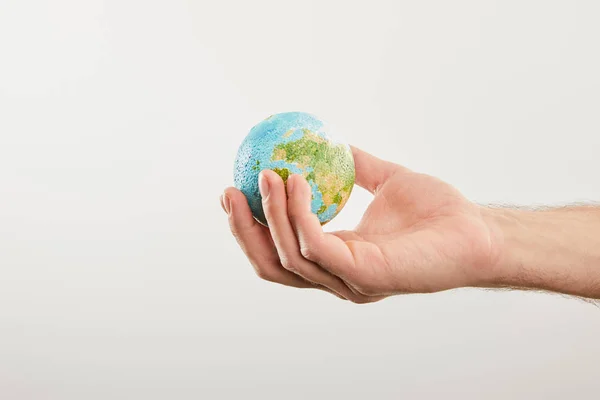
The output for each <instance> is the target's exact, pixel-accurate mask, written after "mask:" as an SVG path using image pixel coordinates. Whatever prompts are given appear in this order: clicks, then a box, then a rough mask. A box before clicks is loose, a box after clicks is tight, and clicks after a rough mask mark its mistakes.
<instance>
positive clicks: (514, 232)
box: [483, 206, 600, 298]
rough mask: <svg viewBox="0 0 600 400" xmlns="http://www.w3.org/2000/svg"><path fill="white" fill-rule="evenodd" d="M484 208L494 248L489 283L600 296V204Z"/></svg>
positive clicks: (594, 296) (592, 296) (497, 285)
mask: <svg viewBox="0 0 600 400" xmlns="http://www.w3.org/2000/svg"><path fill="white" fill-rule="evenodd" d="M483 213H484V218H485V219H486V221H487V222H488V224H489V226H490V228H491V230H492V232H493V234H492V241H493V245H494V246H496V248H497V249H498V251H497V254H498V255H497V258H496V260H494V262H493V265H492V266H491V269H490V275H489V277H490V281H489V282H486V283H487V284H488V286H496V287H517V288H531V289H542V290H550V291H554V292H560V293H566V294H572V295H578V296H584V297H590V298H600V207H593V206H578V207H568V208H557V209H549V210H541V211H527V210H509V209H490V208H486V209H484V211H483Z"/></svg>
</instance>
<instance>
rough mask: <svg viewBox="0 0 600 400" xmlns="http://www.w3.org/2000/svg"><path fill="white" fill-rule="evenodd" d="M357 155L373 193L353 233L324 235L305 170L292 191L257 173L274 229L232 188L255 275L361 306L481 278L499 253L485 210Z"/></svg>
mask: <svg viewBox="0 0 600 400" xmlns="http://www.w3.org/2000/svg"><path fill="white" fill-rule="evenodd" d="M353 153H354V160H355V164H356V183H357V184H358V185H359V186H362V187H363V188H365V189H367V190H368V191H370V192H371V193H373V194H374V198H373V201H372V203H371V204H370V206H369V207H368V209H367V210H366V212H365V214H364V216H363V218H362V220H361V222H360V223H359V225H358V226H357V227H356V228H355V229H354V230H352V231H338V232H332V233H325V232H324V231H323V229H322V227H321V224H320V223H319V220H318V218H317V216H316V215H315V214H313V213H312V212H311V210H310V200H311V190H310V186H309V185H308V183H307V182H306V180H305V179H304V178H303V177H302V176H300V175H292V176H290V177H289V178H288V180H287V195H286V185H284V183H283V181H282V179H281V178H280V177H279V175H277V174H276V173H274V172H273V171H268V170H265V171H263V172H262V173H261V176H260V180H259V186H260V189H261V195H262V198H263V207H264V210H265V215H266V218H267V221H268V223H269V228H266V227H264V226H262V225H260V224H259V223H257V222H256V221H255V220H254V219H253V217H252V214H251V211H250V209H249V207H248V204H247V201H246V199H245V197H244V195H243V194H242V193H241V192H240V191H238V190H237V189H235V188H228V189H227V190H226V192H225V194H224V196H223V197H222V203H223V207H224V209H225V210H226V211H227V213H228V214H229V222H230V227H231V230H232V232H233V234H234V236H235V237H236V239H237V240H238V243H239V244H240V246H241V247H242V249H243V250H244V252H245V253H246V255H247V257H248V258H249V260H250V262H251V263H252V265H253V266H254V268H255V270H256V271H257V273H258V274H259V276H261V277H262V278H264V279H266V280H269V281H273V282H278V283H281V284H285V285H289V286H295V287H315V288H320V289H324V290H326V291H329V292H331V293H333V294H336V295H337V296H338V297H341V298H345V299H349V300H351V301H354V302H357V303H366V302H372V301H377V300H380V299H382V298H384V297H386V296H389V295H393V294H398V293H412V292H432V291H440V290H446V289H451V288H456V287H463V286H474V285H478V284H480V283H482V282H484V281H485V279H486V275H487V274H488V273H489V269H490V267H491V266H492V265H493V261H494V258H495V255H496V253H497V249H496V246H495V243H494V238H493V234H492V232H491V230H490V228H489V227H488V225H487V224H486V223H485V221H484V218H483V216H482V215H481V208H480V207H479V206H477V205H475V204H473V203H471V202H469V201H468V200H467V199H465V198H464V197H463V196H462V195H461V194H460V193H459V192H458V191H457V190H456V189H454V188H453V187H452V186H450V185H448V184H446V183H444V182H442V181H440V180H438V179H436V178H434V177H431V176H428V175H423V174H419V173H415V172H412V171H410V170H408V169H406V168H404V167H402V166H399V165H397V164H394V163H390V162H386V161H383V160H380V159H378V158H376V157H374V156H372V155H370V154H367V153H365V152H363V151H361V150H359V149H356V148H353Z"/></svg>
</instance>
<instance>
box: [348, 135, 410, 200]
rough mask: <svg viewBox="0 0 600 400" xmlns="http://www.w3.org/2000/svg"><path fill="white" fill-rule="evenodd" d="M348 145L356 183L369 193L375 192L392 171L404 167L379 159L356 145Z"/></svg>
mask: <svg viewBox="0 0 600 400" xmlns="http://www.w3.org/2000/svg"><path fill="white" fill-rule="evenodd" d="M350 147H351V148H352V154H353V155H354V166H355V169H356V178H355V181H356V184H357V185H358V186H360V187H362V188H364V189H366V190H368V191H369V192H371V193H375V192H376V191H377V189H378V188H379V187H380V186H381V185H382V184H383V183H384V182H385V181H386V180H388V178H389V177H390V176H392V175H393V174H394V172H396V171H398V170H399V169H405V168H404V167H401V166H399V165H397V164H394V163H391V162H389V161H384V160H381V159H379V158H377V157H375V156H373V155H371V154H369V153H367V152H365V151H362V150H360V149H359V148H357V147H354V146H350Z"/></svg>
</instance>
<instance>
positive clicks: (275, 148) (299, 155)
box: [234, 112, 355, 226]
mask: <svg viewBox="0 0 600 400" xmlns="http://www.w3.org/2000/svg"><path fill="white" fill-rule="evenodd" d="M264 169H270V170H273V171H275V172H276V173H277V174H278V175H279V176H281V178H282V179H283V181H284V182H286V181H287V178H288V177H289V176H290V175H291V174H301V175H303V176H304V177H305V178H306V180H307V181H308V183H309V185H310V187H311V188H312V200H311V209H312V212H313V213H314V214H316V215H317V217H318V218H319V221H320V222H321V225H324V224H326V223H327V222H329V221H331V220H332V219H333V217H335V216H336V215H337V214H338V213H339V212H340V211H341V209H342V208H343V207H344V205H345V204H346V202H347V201H348V198H349V197H350V193H351V192H352V188H353V187H354V178H355V171H354V158H353V156H352V150H351V149H350V146H348V144H346V143H344V142H341V141H339V140H337V139H334V137H333V136H332V135H331V132H329V131H328V129H327V128H326V126H325V124H324V123H323V122H322V121H321V120H319V119H318V118H317V117H315V116H313V115H311V114H307V113H303V112H287V113H281V114H275V115H272V116H270V117H269V118H267V119H265V120H264V121H262V122H260V123H259V124H258V125H256V126H255V127H254V128H252V129H251V130H250V132H249V133H248V135H247V136H246V138H245V139H244V141H243V142H242V144H241V145H240V148H239V150H238V153H237V156H236V159H235V168H234V185H235V187H236V188H238V189H239V190H240V191H241V192H242V193H244V195H245V196H246V198H247V199H248V204H249V206H250V209H251V210H252V214H253V215H254V218H255V219H256V220H257V221H259V222H260V223H261V224H263V225H265V226H267V220H266V218H265V213H264V211H263V207H262V202H261V195H260V192H259V189H258V175H259V173H260V171H262V170H264Z"/></svg>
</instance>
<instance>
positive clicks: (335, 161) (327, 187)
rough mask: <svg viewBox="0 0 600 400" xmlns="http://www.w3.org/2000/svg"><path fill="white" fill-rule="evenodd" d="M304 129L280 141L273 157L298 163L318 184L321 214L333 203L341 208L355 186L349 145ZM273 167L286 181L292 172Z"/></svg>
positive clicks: (305, 173) (307, 175)
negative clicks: (329, 139) (289, 138)
mask: <svg viewBox="0 0 600 400" xmlns="http://www.w3.org/2000/svg"><path fill="white" fill-rule="evenodd" d="M302 131H303V135H302V137H301V138H300V139H297V140H292V141H290V142H286V143H279V144H277V145H276V146H275V148H274V150H273V154H272V157H271V159H272V161H285V162H287V163H290V164H295V165H296V166H297V167H298V168H300V169H301V170H302V171H303V175H304V177H305V178H306V180H307V181H308V182H309V183H312V184H314V185H316V187H317V189H318V191H319V192H320V193H321V195H322V201H323V204H322V205H321V207H320V208H319V210H318V211H317V213H318V214H321V213H323V212H325V210H327V209H328V208H329V207H330V206H332V205H334V204H335V205H336V206H337V207H336V210H337V211H339V210H341V209H342V207H343V206H344V205H345V204H346V201H348V198H349V197H350V193H351V191H352V188H353V186H354V178H355V176H354V167H353V159H352V153H351V152H350V151H349V149H348V147H347V146H344V145H342V144H332V143H331V142H329V141H327V140H326V139H324V138H322V137H321V136H319V135H317V134H315V133H314V132H311V131H310V130H308V129H303V130H302ZM288 136H289V135H288ZM273 170H274V171H275V172H276V173H277V174H279V176H281V178H282V179H283V181H284V182H285V181H287V178H288V177H289V175H290V171H289V170H288V169H287V168H274V169H273ZM313 197H314V195H313ZM336 213H337V212H336Z"/></svg>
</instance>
